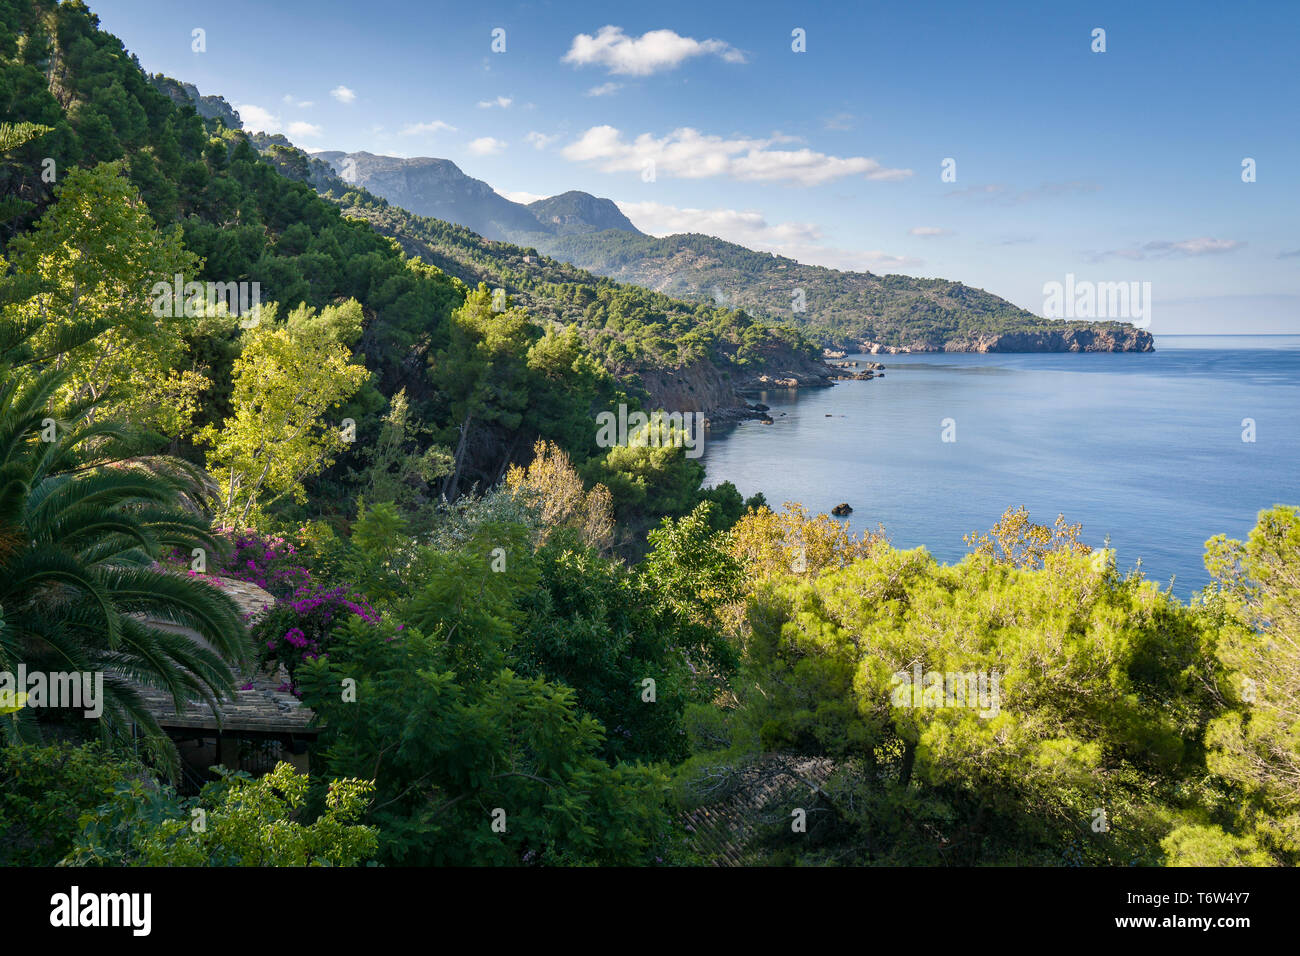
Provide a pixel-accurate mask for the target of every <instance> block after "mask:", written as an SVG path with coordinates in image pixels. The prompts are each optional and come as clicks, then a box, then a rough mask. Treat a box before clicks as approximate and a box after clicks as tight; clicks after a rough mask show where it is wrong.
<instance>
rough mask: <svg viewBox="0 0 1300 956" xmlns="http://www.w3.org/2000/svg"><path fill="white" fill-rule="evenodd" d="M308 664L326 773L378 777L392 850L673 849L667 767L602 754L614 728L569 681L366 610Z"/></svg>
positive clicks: (309, 698) (568, 860) (407, 860)
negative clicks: (492, 658)
mask: <svg viewBox="0 0 1300 956" xmlns="http://www.w3.org/2000/svg"><path fill="white" fill-rule="evenodd" d="M504 576H505V575H497V577H504ZM474 646H482V645H481V643H480V642H478V641H472V640H471V641H468V642H466V643H464V644H461V645H459V647H460V650H461V652H462V653H463V652H464V651H465V650H466V649H467V648H469V647H474ZM300 675H302V686H303V688H304V695H303V699H304V701H305V702H306V703H308V704H309V705H310V706H311V707H312V708H313V710H315V712H316V713H317V715H318V716H319V717H320V718H321V720H322V724H323V728H324V729H323V734H322V737H321V740H320V747H319V749H318V754H319V755H320V757H321V759H322V761H323V763H324V764H325V766H326V768H327V772H328V773H330V774H333V775H338V774H344V775H352V774H354V773H356V774H366V775H371V776H373V778H374V780H375V786H376V790H375V803H374V807H373V809H372V811H371V813H370V814H369V817H368V822H370V823H371V824H373V825H375V826H377V827H378V828H379V833H380V847H379V858H380V860H381V861H382V862H386V863H392V864H398V865H408V866H440V865H452V866H465V865H479V866H483V865H497V866H520V865H530V864H531V865H544V864H552V865H578V864H586V865H591V864H595V865H632V864H644V863H648V862H650V861H652V860H653V859H654V858H655V856H656V855H661V854H663V853H664V852H665V847H666V846H667V844H668V840H669V836H668V833H669V829H670V825H671V824H670V817H669V812H668V811H669V804H668V802H667V797H668V792H667V781H666V779H665V778H664V776H663V774H662V772H661V771H659V770H658V769H655V768H652V767H648V766H642V765H630V764H622V763H620V764H617V765H614V766H611V765H610V764H608V763H607V762H606V761H605V760H604V759H602V758H601V756H600V754H599V751H600V746H601V742H602V738H603V736H604V731H603V730H602V728H601V726H600V724H599V723H598V722H597V721H596V720H595V719H593V718H592V717H590V716H587V715H585V714H583V713H582V712H581V711H580V710H579V708H578V707H577V705H576V702H575V700H574V694H573V691H571V690H569V689H568V688H567V687H564V686H562V685H559V684H554V683H549V682H547V681H546V680H544V679H542V678H525V677H522V676H520V675H517V674H515V673H513V672H512V671H510V670H508V669H503V670H497V671H492V670H491V669H490V668H483V667H479V666H476V665H475V664H474V663H473V662H471V661H469V660H467V659H466V658H465V657H464V656H459V657H449V656H448V653H447V640H446V631H441V632H440V633H436V634H430V635H429V636H425V635H424V634H422V633H421V632H420V631H419V630H418V629H417V628H414V627H412V626H407V627H405V628H403V629H402V630H401V631H397V630H396V629H395V628H394V627H393V626H391V625H387V626H385V627H383V628H380V629H378V630H377V629H376V626H375V625H369V624H363V623H361V622H359V621H353V622H350V623H349V624H348V626H347V627H346V628H345V630H344V633H343V635H342V636H341V638H340V639H339V641H338V642H337V643H335V645H334V646H333V649H332V651H331V653H330V654H329V656H328V658H320V659H318V660H315V661H309V662H307V663H306V664H305V665H304V666H303V668H302V669H301V671H300ZM345 678H346V679H351V680H352V681H355V690H356V696H355V702H353V703H349V702H347V701H344V700H341V699H340V698H341V695H340V693H339V687H340V682H341V681H343V680H344V679H345ZM348 768H351V769H348ZM363 768H364V769H363Z"/></svg>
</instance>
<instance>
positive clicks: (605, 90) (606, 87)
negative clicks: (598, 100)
mask: <svg viewBox="0 0 1300 956" xmlns="http://www.w3.org/2000/svg"><path fill="white" fill-rule="evenodd" d="M622 88H623V84H622V83H615V82H613V81H612V80H611V81H610V82H608V83H602V84H600V86H593V87H592V88H591V89H589V90H588V91H587V92H586V93H584V94H583V95H584V96H609V95H610V94H611V93H615V92H617V91H618V90H621V89H622Z"/></svg>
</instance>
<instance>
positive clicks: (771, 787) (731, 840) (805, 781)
mask: <svg viewBox="0 0 1300 956" xmlns="http://www.w3.org/2000/svg"><path fill="white" fill-rule="evenodd" d="M834 769H835V766H834V764H833V763H831V761H830V760H827V759H825V758H820V757H797V756H783V755H771V756H768V757H765V758H763V759H762V760H759V761H756V762H755V763H753V764H750V765H749V766H746V767H740V768H727V769H725V770H720V771H719V772H718V774H717V775H715V776H714V777H713V780H714V781H715V782H716V786H715V791H716V792H717V793H719V794H720V796H719V798H718V799H716V800H713V801H711V802H709V803H705V804H702V805H700V806H698V807H696V808H695V809H693V810H688V811H687V812H686V813H684V814H683V822H684V824H685V826H686V829H687V832H688V833H690V834H691V843H692V845H693V846H694V848H695V850H696V852H697V853H699V854H700V855H701V856H703V857H704V858H705V859H706V860H708V861H709V862H710V863H711V864H712V865H714V866H745V865H750V864H753V863H755V862H758V861H757V860H756V859H755V855H754V853H753V852H752V850H751V847H750V843H751V841H752V840H753V838H754V835H755V832H756V831H757V830H758V827H759V824H760V822H761V821H762V819H763V818H764V817H765V816H769V815H773V814H774V815H776V816H788V814H789V811H790V810H793V809H794V808H795V807H797V806H801V805H803V806H806V805H807V803H808V798H810V797H812V796H813V795H814V794H815V791H816V790H817V789H819V788H820V787H821V786H822V784H824V783H825V782H826V781H827V779H829V778H830V775H831V773H832V772H833V771H834ZM800 801H802V803H801V802H800ZM783 802H784V803H789V806H788V807H785V806H782V805H781V804H782V803H783Z"/></svg>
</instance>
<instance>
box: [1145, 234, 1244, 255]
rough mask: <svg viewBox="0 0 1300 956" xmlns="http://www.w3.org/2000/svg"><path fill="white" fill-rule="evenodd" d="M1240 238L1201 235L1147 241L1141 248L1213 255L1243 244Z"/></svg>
mask: <svg viewBox="0 0 1300 956" xmlns="http://www.w3.org/2000/svg"><path fill="white" fill-rule="evenodd" d="M1244 245H1245V243H1244V242H1242V241H1241V240H1240V239H1211V238H1210V237H1208V236H1202V237H1201V238H1199V239H1182V240H1179V241H1177V242H1170V241H1169V240H1157V241H1155V242H1148V243H1147V244H1146V245H1145V246H1143V247H1142V248H1143V249H1146V250H1147V251H1149V252H1154V253H1170V254H1173V255H1184V256H1213V255H1217V254H1219V253H1220V252H1231V251H1232V250H1233V249H1238V248H1240V247H1241V246H1244Z"/></svg>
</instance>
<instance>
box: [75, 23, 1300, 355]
mask: <svg viewBox="0 0 1300 956" xmlns="http://www.w3.org/2000/svg"><path fill="white" fill-rule="evenodd" d="M90 6H91V9H92V10H94V11H95V12H96V13H98V14H99V16H100V18H101V21H102V24H103V26H104V27H105V28H106V29H108V30H109V31H111V32H113V33H115V34H117V35H118V36H119V37H121V39H122V40H123V42H124V43H125V44H126V46H127V48H128V49H129V50H131V51H132V52H134V53H135V54H137V55H138V56H139V58H140V61H141V63H142V64H143V65H144V67H145V69H147V70H149V71H150V72H163V73H167V74H169V75H171V76H175V77H177V78H178V79H183V80H187V81H189V82H192V83H194V84H196V85H197V86H198V87H199V89H200V90H201V91H202V92H203V93H218V94H220V95H222V96H225V97H226V99H227V100H229V101H230V102H231V103H232V104H234V105H236V106H237V107H238V108H240V111H241V113H242V114H243V116H244V119H245V122H246V125H248V126H249V127H250V128H269V129H272V130H274V131H279V132H284V133H285V134H286V135H288V136H289V137H290V139H292V140H293V141H294V142H295V143H297V144H298V145H300V146H302V147H303V148H306V149H344V150H349V151H352V150H362V149H364V150H369V151H371V152H375V153H387V154H392V155H403V156H438V157H444V158H447V159H451V160H453V161H454V162H455V163H457V165H459V166H460V167H461V168H462V169H463V170H464V171H465V172H466V173H468V174H469V175H471V176H474V177H476V178H479V179H483V180H486V181H487V182H488V183H490V184H491V185H492V186H493V187H494V188H496V189H497V190H498V191H500V192H502V193H503V194H505V195H508V196H510V197H511V198H519V199H528V198H535V197H540V196H546V195H553V194H555V193H558V192H563V191H565V190H568V189H582V190H585V191H587V192H591V193H594V194H596V195H598V196H607V197H609V198H611V199H614V200H615V201H616V202H618V203H619V204H620V206H622V207H623V209H624V212H626V213H627V214H628V216H629V217H630V218H631V219H632V220H633V222H635V223H636V224H637V225H638V226H639V227H640V228H642V229H643V230H645V231H647V232H652V233H654V234H657V235H662V234H667V233H669V232H684V231H696V232H707V233H710V234H713V235H720V236H722V237H723V238H726V239H731V240H733V241H736V242H740V243H743V244H745V245H748V246H750V247H753V248H761V249H768V250H771V251H774V252H779V253H782V254H785V255H790V256H792V257H794V258H796V259H799V260H800V261H805V262H812V263H816V264H821V265H827V266H832V267H835V268H843V269H867V270H870V271H873V272H878V273H884V272H905V273H908V274H911V275H917V276H936V277H942V278H949V279H957V280H960V281H962V282H965V283H968V284H970V285H974V286H978V287H980V288H985V289H988V290H989V291H992V292H995V293H997V294H999V295H1002V296H1005V297H1007V298H1008V299H1011V300H1012V301H1013V302H1016V303H1017V304H1019V305H1021V306H1024V307H1025V308H1028V309H1030V310H1032V311H1034V312H1038V313H1041V312H1042V310H1043V305H1044V294H1043V286H1044V284H1045V283H1048V282H1053V281H1056V282H1062V281H1063V280H1064V278H1065V276H1066V275H1067V274H1073V275H1074V276H1075V277H1076V280H1091V281H1095V282H1120V281H1137V282H1150V283H1151V295H1152V308H1151V322H1150V328H1151V330H1152V331H1154V332H1156V333H1162V332H1164V333H1173V332H1207V333H1233V332H1300V126H1298V124H1297V117H1298V116H1300V108H1298V107H1297V104H1298V103H1300V95H1298V94H1300V81H1298V80H1297V76H1298V74H1300V71H1297V70H1296V69H1295V66H1294V64H1295V59H1296V53H1295V51H1296V49H1297V48H1298V47H1300V4H1297V3H1294V2H1281V0H1278V2H1268V3H1252V2H1241V3H1234V4H1222V3H1217V2H1216V3H1201V2H1168V3H1143V4H1140V5H1139V4H1134V3H1132V2H1131V0H1130V2H1125V3H1088V4H1083V3H1058V2H1044V0H1035V2H1028V3H1019V2H1013V3H999V4H993V3H988V4H972V3H966V2H962V3H956V2H954V3H946V2H943V3H941V2H912V3H903V4H898V3H893V4H878V3H835V4H818V5H816V6H815V8H812V7H810V6H809V5H807V4H803V3H787V4H777V3H762V2H744V3H710V4H703V3H699V2H693V3H677V2H662V0H659V2H655V3H651V4H646V3H636V4H610V3H588V2H563V3H561V2H556V3H504V4H501V3H492V2H486V3H483V2H475V3H424V2H398V0H370V2H368V3H356V2H346V3H345V2H333V0H276V2H273V3H268V2H264V0H224V2H222V3H212V2H191V0H90ZM1139 7H1140V9H1139ZM195 28H201V29H203V30H204V31H206V37H205V39H206V47H207V49H206V51H205V52H194V51H193V50H192V31H193V30H194V29H195ZM496 28H501V29H504V30H505V51H504V52H493V50H492V43H493V36H492V31H493V30H494V29H496ZM795 28H801V29H802V30H804V31H805V34H806V51H805V52H794V51H793V50H792V43H793V42H794V41H793V39H792V31H793V30H794V29H795ZM1095 28H1102V29H1104V30H1105V31H1106V32H1105V42H1106V50H1105V52H1104V53H1097V52H1093V50H1092V46H1093V43H1094V41H1093V36H1092V34H1093V30H1094V29H1095ZM1247 157H1249V158H1252V159H1254V160H1255V163H1256V181H1255V182H1252V183H1245V182H1243V181H1242V161H1243V159H1245V158H1247ZM947 158H951V159H953V160H955V173H956V179H955V181H953V182H944V181H942V179H941V172H942V164H943V161H944V160H945V159H947ZM649 162H653V164H654V176H653V181H647V178H648V174H647V173H646V170H647V169H648V165H647V164H648V163H649Z"/></svg>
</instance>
